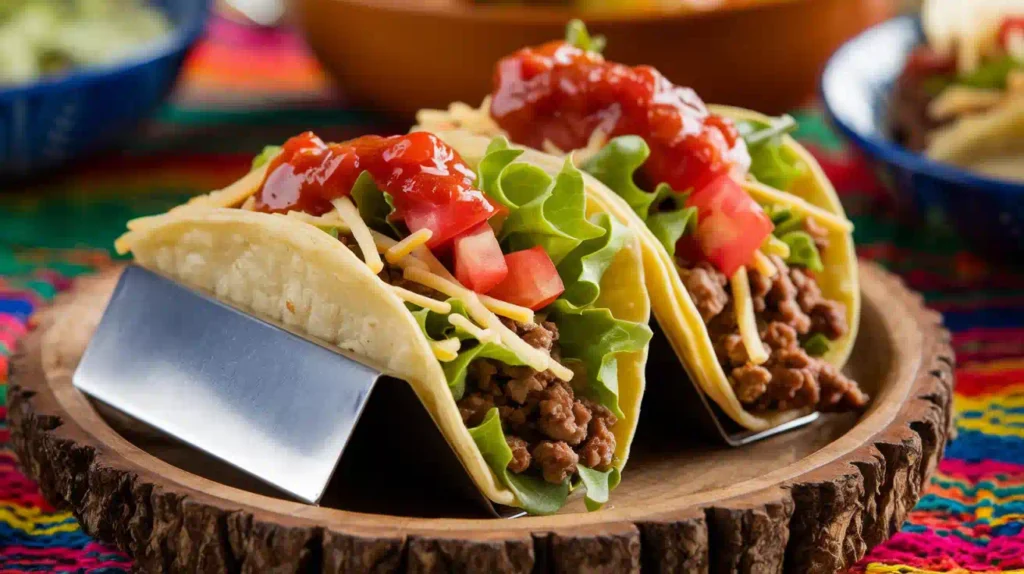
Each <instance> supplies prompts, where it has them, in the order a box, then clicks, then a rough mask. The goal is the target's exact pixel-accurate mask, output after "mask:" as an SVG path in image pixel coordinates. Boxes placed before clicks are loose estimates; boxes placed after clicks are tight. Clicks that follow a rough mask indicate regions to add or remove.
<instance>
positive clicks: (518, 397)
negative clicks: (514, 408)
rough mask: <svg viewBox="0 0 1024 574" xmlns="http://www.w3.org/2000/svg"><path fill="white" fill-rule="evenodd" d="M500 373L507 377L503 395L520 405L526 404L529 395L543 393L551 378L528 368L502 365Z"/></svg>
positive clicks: (546, 374) (545, 373)
mask: <svg viewBox="0 0 1024 574" xmlns="http://www.w3.org/2000/svg"><path fill="white" fill-rule="evenodd" d="M502 372H503V373H504V374H505V375H507V376H508V377H509V381H508V384H507V385H505V395H506V396H507V397H508V398H509V399H511V400H512V401H513V402H515V403H518V404H520V405H521V404H523V403H525V402H526V398H527V397H528V396H529V395H530V393H532V392H539V391H543V390H544V389H545V388H546V387H547V386H548V384H549V383H550V381H551V380H552V378H553V377H552V376H551V375H550V374H548V373H547V372H544V373H538V372H537V371H535V370H533V369H531V368H530V367H510V366H508V365H502Z"/></svg>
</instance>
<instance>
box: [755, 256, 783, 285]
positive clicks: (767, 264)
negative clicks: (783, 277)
mask: <svg viewBox="0 0 1024 574" xmlns="http://www.w3.org/2000/svg"><path fill="white" fill-rule="evenodd" d="M754 269H756V270H757V272H758V273H760V274H761V275H763V276H765V277H767V278H769V279H770V278H772V277H775V276H776V275H778V273H779V270H778V269H777V268H776V267H775V264H774V263H772V260H771V259H768V256H767V255H765V254H764V253H761V252H760V251H755V252H754Z"/></svg>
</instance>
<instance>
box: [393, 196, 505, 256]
mask: <svg viewBox="0 0 1024 574" xmlns="http://www.w3.org/2000/svg"><path fill="white" fill-rule="evenodd" d="M494 213H495V209H494V208H493V207H492V206H491V204H490V203H488V202H481V201H453V202H452V203H449V204H446V205H437V204H432V203H429V204H428V203H424V204H420V205H415V206H410V207H408V208H406V210H405V213H404V214H403V215H404V219H405V225H406V226H407V227H408V228H409V231H410V232H412V233H415V232H416V231H419V230H420V229H429V230H430V231H431V236H430V241H428V242H427V247H429V248H430V249H431V250H439V249H441V250H443V248H445V247H446V246H447V245H448V242H449V241H451V240H452V239H454V238H455V237H456V236H457V235H460V234H462V233H465V232H466V231H469V230H470V229H473V228H474V227H476V226H477V225H479V224H480V223H482V222H484V221H487V220H488V219H489V218H490V217H491V216H492V215H494Z"/></svg>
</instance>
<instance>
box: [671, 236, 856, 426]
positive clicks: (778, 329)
mask: <svg viewBox="0 0 1024 574" xmlns="http://www.w3.org/2000/svg"><path fill="white" fill-rule="evenodd" d="M808 223H809V224H808V225H806V226H805V228H806V230H807V231H808V233H810V234H811V235H812V237H814V238H815V243H817V244H818V247H819V249H820V250H824V248H825V247H827V245H828V244H827V239H826V238H825V233H824V232H823V230H821V229H820V228H818V227H817V226H816V225H814V224H813V222H810V221H809V220H808ZM771 259H772V262H773V263H774V264H775V266H776V268H778V270H779V273H778V274H777V275H776V276H775V277H773V278H767V277H764V276H762V275H760V274H759V273H757V272H756V271H754V270H752V269H751V270H748V275H749V277H750V293H751V297H752V298H753V301H754V311H755V313H756V317H757V325H758V329H759V331H760V335H761V340H762V341H764V343H765V344H766V345H767V346H768V347H769V348H770V349H771V353H770V355H769V359H768V361H767V362H766V363H764V364H763V365H754V364H752V363H750V362H749V359H748V357H747V352H746V348H745V347H744V346H743V341H742V339H741V338H740V335H739V328H738V327H737V325H736V314H735V312H734V310H733V305H732V296H731V294H730V292H729V281H728V279H727V278H726V277H725V275H724V274H722V273H721V272H719V271H718V270H716V269H715V268H714V267H712V266H711V265H710V264H709V263H707V262H701V263H697V264H692V263H690V262H686V261H680V262H679V263H680V266H681V267H680V271H679V273H680V277H681V278H682V280H683V284H684V285H685V286H686V289H687V291H688V292H689V293H690V298H691V299H693V302H694V304H695V305H696V307H697V310H698V312H699V313H700V315H701V317H702V318H703V319H704V323H705V324H706V325H707V327H708V333H709V334H710V336H711V341H712V342H713V343H714V346H715V354H716V355H717V357H718V360H719V362H720V363H721V365H722V367H723V368H724V369H725V372H726V374H727V375H728V376H729V381H730V383H731V384H732V386H733V390H734V391H735V392H736V396H737V398H738V399H739V401H740V403H742V404H743V405H744V407H746V408H747V409H749V410H751V411H754V412H764V411H769V410H788V409H795V408H803V407H807V406H813V407H815V408H817V409H819V410H849V409H856V408H860V407H863V406H864V405H865V404H866V403H867V399H868V397H867V395H865V394H864V393H863V392H861V390H860V388H859V387H858V386H857V383H856V382H854V381H853V380H851V379H849V378H847V377H846V376H845V375H843V374H842V373H841V372H839V370H838V369H836V368H835V367H834V366H832V365H831V364H829V363H827V362H825V361H823V360H821V359H819V358H816V357H812V356H810V355H808V354H807V352H806V351H804V349H803V347H801V345H800V343H801V341H806V340H807V339H808V338H810V337H812V336H814V335H815V334H819V333H820V334H822V335H824V336H825V337H826V338H828V339H829V340H831V341H834V340H836V339H839V338H841V337H842V336H843V335H845V334H846V332H847V330H848V325H847V324H846V307H845V305H843V304H842V303H840V302H838V301H833V300H830V299H826V298H825V297H824V296H823V295H822V293H821V289H820V288H819V287H818V283H817V281H815V279H814V277H813V276H811V275H810V274H809V273H807V272H806V271H805V270H803V269H800V268H796V267H794V268H790V267H788V266H787V265H786V264H785V263H784V262H783V261H782V259H781V258H779V257H772V258H771Z"/></svg>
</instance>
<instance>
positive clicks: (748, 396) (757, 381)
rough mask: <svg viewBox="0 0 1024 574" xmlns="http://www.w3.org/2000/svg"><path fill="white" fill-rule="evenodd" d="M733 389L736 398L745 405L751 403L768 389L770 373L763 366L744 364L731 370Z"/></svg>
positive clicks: (770, 378)
mask: <svg viewBox="0 0 1024 574" xmlns="http://www.w3.org/2000/svg"><path fill="white" fill-rule="evenodd" d="M731 375H732V384H733V390H734V391H735V392H736V398H737V399H739V401H740V402H741V403H743V404H745V405H749V404H753V403H754V402H755V401H757V399H759V398H761V396H762V395H764V393H765V391H767V390H768V383H769V382H771V380H772V375H771V373H769V372H768V370H767V369H765V368H764V367H760V366H757V365H751V364H746V365H743V366H741V367H736V368H735V369H733V370H732V373H731Z"/></svg>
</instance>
